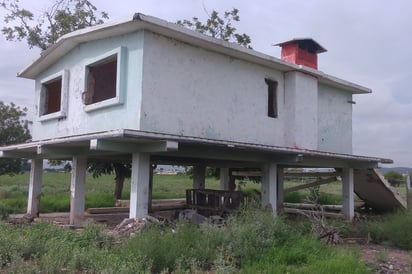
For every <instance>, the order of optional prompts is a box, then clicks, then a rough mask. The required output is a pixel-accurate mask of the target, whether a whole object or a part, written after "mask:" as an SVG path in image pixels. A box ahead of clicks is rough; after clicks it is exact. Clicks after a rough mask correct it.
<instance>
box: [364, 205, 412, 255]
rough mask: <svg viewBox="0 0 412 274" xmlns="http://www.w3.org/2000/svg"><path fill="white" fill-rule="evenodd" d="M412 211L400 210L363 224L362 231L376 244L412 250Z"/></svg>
mask: <svg viewBox="0 0 412 274" xmlns="http://www.w3.org/2000/svg"><path fill="white" fill-rule="evenodd" d="M411 227H412V211H411V210H400V211H398V212H395V213H393V214H388V215H384V216H378V217H375V218H374V219H372V220H369V221H367V222H365V223H363V226H362V230H363V233H364V234H365V235H367V234H369V235H370V237H371V238H372V240H373V241H375V242H376V243H383V244H387V245H391V246H396V247H399V248H402V249H406V250H412V233H411Z"/></svg>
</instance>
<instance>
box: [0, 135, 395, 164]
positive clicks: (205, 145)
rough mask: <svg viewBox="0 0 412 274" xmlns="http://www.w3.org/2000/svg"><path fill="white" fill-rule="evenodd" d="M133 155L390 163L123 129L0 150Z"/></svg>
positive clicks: (36, 154) (2, 153)
mask: <svg viewBox="0 0 412 274" xmlns="http://www.w3.org/2000/svg"><path fill="white" fill-rule="evenodd" d="M134 152H144V153H149V154H150V155H151V156H152V158H153V159H155V160H157V161H161V162H165V161H166V162H170V163H183V162H184V163H187V164H190V163H196V162H198V161H202V162H205V161H206V162H210V163H216V162H221V163H223V162H232V163H235V162H236V163H244V165H245V166H261V165H262V163H267V162H275V163H278V164H279V165H283V166H302V167H335V168H337V167H338V168H345V167H347V168H349V167H351V168H375V167H377V166H378V164H379V163H392V162H393V161H392V160H390V159H382V158H375V157H365V156H358V155H348V154H339V153H331V152H324V151H315V150H306V149H297V148H287V147H278V146H270V145H256V144H251V143H242V142H229V141H224V140H215V139H206V138H198V137H187V136H180V135H172V134H160V133H153V132H146V131H136V130H127V129H125V130H115V131H107V132H101V133H96V134H87V135H80V136H72V137H62V138H57V139H50V140H44V141H37V142H30V143H25V144H19V145H14V146H8V147H1V148H0V157H4V158H27V159H36V158H37V159H67V160H71V159H72V157H73V156H76V155H84V156H87V157H88V158H90V159H110V160H112V161H113V160H114V159H119V160H125V159H126V160H130V159H131V154H132V153H134ZM245 163H247V164H245Z"/></svg>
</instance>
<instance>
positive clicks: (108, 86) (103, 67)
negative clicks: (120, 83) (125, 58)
mask: <svg viewBox="0 0 412 274" xmlns="http://www.w3.org/2000/svg"><path fill="white" fill-rule="evenodd" d="M87 68H88V74H87V85H86V87H87V90H86V92H85V93H84V95H83V96H84V97H83V100H84V104H85V105H90V104H94V103H97V102H101V101H104V100H107V99H110V98H114V97H116V84H117V83H116V81H117V55H115V56H112V57H109V58H108V59H106V60H105V61H103V62H99V63H96V64H93V65H89V66H88V67H87Z"/></svg>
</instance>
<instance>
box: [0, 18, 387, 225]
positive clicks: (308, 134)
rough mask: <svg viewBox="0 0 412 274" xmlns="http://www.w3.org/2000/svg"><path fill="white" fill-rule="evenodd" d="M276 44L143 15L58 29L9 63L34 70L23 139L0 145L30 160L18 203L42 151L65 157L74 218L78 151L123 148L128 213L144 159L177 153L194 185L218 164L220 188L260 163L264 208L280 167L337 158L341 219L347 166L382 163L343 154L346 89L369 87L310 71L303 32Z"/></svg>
mask: <svg viewBox="0 0 412 274" xmlns="http://www.w3.org/2000/svg"><path fill="white" fill-rule="evenodd" d="M279 46H281V47H282V59H278V58H276V57H273V56H268V55H265V54H262V53H259V52H256V51H254V50H251V49H246V48H244V47H241V46H238V45H236V44H233V43H228V42H225V41H221V40H218V39H214V38H210V37H208V36H205V35H202V34H200V33H198V32H195V31H192V30H189V29H186V28H184V27H182V26H179V25H176V24H174V23H168V22H165V21H163V20H160V19H158V18H154V17H150V16H146V15H143V14H135V15H134V17H133V18H131V19H130V20H124V21H120V22H113V23H106V24H103V25H98V26H95V27H90V28H86V29H83V30H79V31H75V32H73V33H70V34H67V35H64V36H63V37H61V38H60V39H59V40H58V42H57V43H56V44H55V45H53V46H51V47H50V48H49V49H47V50H46V51H44V52H43V53H42V54H41V55H40V57H39V58H38V59H37V60H35V61H34V62H33V63H32V64H31V65H29V66H28V67H26V68H25V69H24V70H23V71H21V72H20V73H19V76H20V77H24V78H29V79H34V80H35V91H34V92H35V100H36V102H35V105H36V116H35V118H34V121H33V130H32V136H33V141H32V142H30V143H25V144H19V145H15V146H9V147H2V148H0V155H1V156H2V157H21V158H28V159H31V160H32V162H31V163H32V169H31V176H30V188H29V203H28V213H30V214H32V215H37V214H38V204H39V194H40V192H41V181H42V160H43V159H69V160H72V161H73V171H72V178H71V223H72V224H75V225H77V224H80V223H81V222H82V220H83V214H84V205H85V203H84V199H85V197H84V184H85V175H86V162H87V159H111V160H116V159H130V160H131V161H132V167H133V168H132V178H131V182H132V184H131V188H132V189H131V197H130V199H131V202H130V218H139V217H144V216H146V215H147V214H148V201H149V194H150V193H149V192H150V187H149V177H150V172H151V168H150V164H151V163H170V164H181V163H186V164H191V165H194V166H195V176H194V186H195V187H198V188H201V187H204V168H205V166H217V167H221V168H222V169H221V170H222V180H223V184H222V186H223V188H227V183H225V179H224V178H225V172H227V171H228V168H231V167H260V168H261V169H262V172H263V183H262V190H263V191H262V203H263V205H262V206H264V207H270V208H272V209H273V211H274V212H276V210H277V207H278V204H279V202H281V201H282V199H283V192H282V187H283V176H282V174H283V169H284V168H286V167H332V168H339V169H340V170H342V174H343V175H342V178H343V192H344V193H343V194H344V197H345V199H344V205H343V208H344V213H345V214H346V216H347V217H348V218H349V219H351V218H352V217H353V211H354V209H353V174H354V173H353V172H354V169H367V168H374V167H377V165H378V163H379V162H391V161H390V160H388V159H380V158H375V157H365V156H356V155H353V154H352V106H353V103H354V102H353V99H352V96H353V94H363V93H365V94H366V93H370V92H371V90H370V89H368V88H365V87H362V86H359V85H356V84H353V83H351V82H348V81H345V80H342V79H338V78H335V77H333V76H330V75H327V74H325V73H323V72H321V71H319V70H317V59H316V58H317V56H316V55H317V53H320V52H323V51H325V50H324V49H323V48H322V47H321V46H320V45H319V44H318V43H316V42H315V41H314V40H312V39H296V40H291V41H288V42H285V43H281V44H279ZM226 177H227V176H226Z"/></svg>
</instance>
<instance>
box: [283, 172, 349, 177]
mask: <svg viewBox="0 0 412 274" xmlns="http://www.w3.org/2000/svg"><path fill="white" fill-rule="evenodd" d="M341 175H342V173H341V172H289V173H285V176H288V177H293V176H296V177H332V176H334V177H336V176H341Z"/></svg>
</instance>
